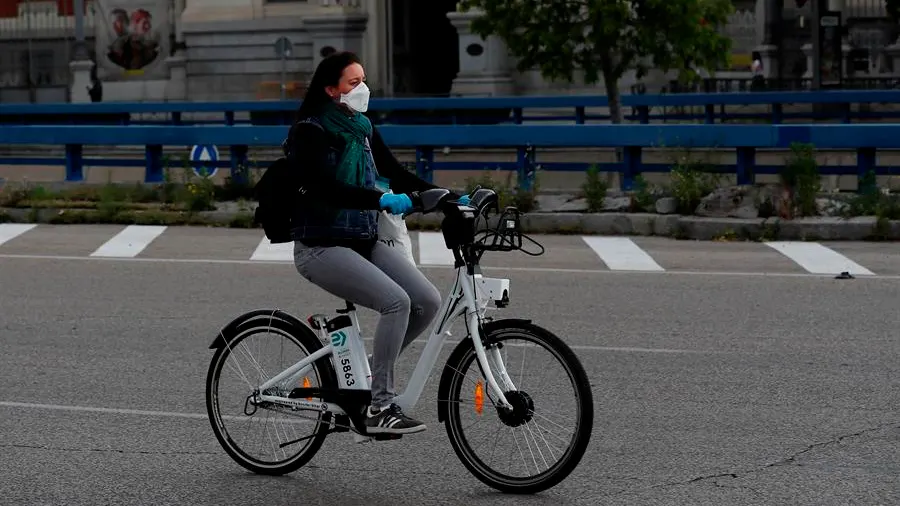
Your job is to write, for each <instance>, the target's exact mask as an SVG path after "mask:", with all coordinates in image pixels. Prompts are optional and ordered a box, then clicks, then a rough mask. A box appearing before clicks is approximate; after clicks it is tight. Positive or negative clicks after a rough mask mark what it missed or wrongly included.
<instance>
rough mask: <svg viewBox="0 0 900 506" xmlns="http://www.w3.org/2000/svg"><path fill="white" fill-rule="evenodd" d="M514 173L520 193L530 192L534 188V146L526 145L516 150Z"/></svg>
mask: <svg viewBox="0 0 900 506" xmlns="http://www.w3.org/2000/svg"><path fill="white" fill-rule="evenodd" d="M516 172H517V178H516V179H518V183H519V190H520V191H522V192H530V191H531V189H532V188H533V187H534V172H535V152H534V146H531V145H528V146H525V147H519V148H516Z"/></svg>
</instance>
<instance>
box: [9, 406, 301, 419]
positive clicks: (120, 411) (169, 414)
mask: <svg viewBox="0 0 900 506" xmlns="http://www.w3.org/2000/svg"><path fill="white" fill-rule="evenodd" d="M0 408H23V409H46V410H50V411H75V412H81V413H105V414H109V415H134V416H159V417H164V418H188V419H193V420H209V415H207V414H206V413H179V412H176V411H150V410H143V409H125V408H99V407H94V406H70V405H64V404H40V403H32V402H13V401H0ZM260 413H269V411H266V410H262V411H260ZM264 416H265V415H264ZM222 418H223V419H225V420H246V419H248V418H251V417H248V416H236V415H222ZM255 418H257V419H259V418H260V417H255ZM313 421H314V420H308V421H304V420H302V419H300V418H296V419H291V420H280V419H279V422H278V423H284V422H287V423H311V422H313Z"/></svg>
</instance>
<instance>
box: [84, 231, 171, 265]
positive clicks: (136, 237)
mask: <svg viewBox="0 0 900 506" xmlns="http://www.w3.org/2000/svg"><path fill="white" fill-rule="evenodd" d="M165 231H166V227H165V226H164V225H128V226H127V227H125V228H124V229H123V230H122V231H121V232H119V233H118V234H116V235H115V236H113V238H112V239H110V240H108V241H106V242H105V243H103V245H102V246H100V247H99V248H97V249H96V250H95V251H94V252H93V253H91V256H92V257H117V258H134V257H136V256H138V255H139V254H140V253H141V251H144V249H145V248H146V247H147V246H149V245H150V243H151V242H153V240H154V239H156V238H157V237H159V236H160V235H161V234H162V233H163V232H165Z"/></svg>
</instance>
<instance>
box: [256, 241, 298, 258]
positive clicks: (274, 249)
mask: <svg viewBox="0 0 900 506" xmlns="http://www.w3.org/2000/svg"><path fill="white" fill-rule="evenodd" d="M250 260H252V261H254V262H279V263H280V262H293V261H294V243H293V242H283V243H278V244H272V243H271V242H269V239H268V238H266V237H265V236H263V238H262V240H261V241H259V246H257V247H256V250H255V251H254V252H253V255H251V256H250Z"/></svg>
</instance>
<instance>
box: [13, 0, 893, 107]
mask: <svg viewBox="0 0 900 506" xmlns="http://www.w3.org/2000/svg"><path fill="white" fill-rule="evenodd" d="M734 1H735V13H734V14H733V15H732V16H731V19H730V21H729V23H728V25H727V26H725V27H723V28H722V30H723V31H724V32H725V33H726V34H727V35H728V36H729V37H731V39H732V40H733V55H732V56H733V58H732V64H731V66H730V67H729V68H725V69H716V72H715V75H716V77H717V78H718V79H719V80H720V82H721V83H731V84H728V85H724V84H723V85H722V86H721V88H724V89H733V83H734V82H742V83H749V81H750V78H751V72H750V63H751V60H752V58H751V54H753V52H754V51H756V52H758V53H760V55H761V57H762V59H763V63H764V64H763V74H764V75H765V76H766V77H769V78H780V79H804V78H808V77H809V74H810V70H809V69H810V64H811V51H810V46H809V45H808V41H809V33H808V32H809V29H808V24H809V23H808V19H809V16H810V12H809V10H810V6H809V2H806V1H804V0H787V1H784V0H734ZM84 3H85V15H84V32H85V33H84V37H85V43H86V47H87V55H86V57H87V59H88V60H89V62H90V64H88V63H87V62H73V60H75V59H77V58H76V56H75V54H74V49H73V48H74V47H75V37H76V34H75V18H74V16H73V13H74V8H73V6H74V0H0V101H3V102H29V101H31V102H56V101H88V100H91V91H92V90H93V91H95V92H96V91H97V90H99V89H101V88H102V100H103V101H123V100H128V101H160V100H169V101H172V100H191V101H200V100H254V99H277V98H279V97H280V96H281V94H282V92H283V93H284V96H286V97H288V98H296V97H300V96H302V93H303V91H304V87H305V85H306V83H307V82H308V80H309V78H310V77H311V74H312V71H313V70H314V69H315V66H316V65H317V64H318V62H319V61H320V60H321V58H322V55H323V54H327V52H328V51H330V50H334V49H336V50H341V49H348V50H352V51H355V52H357V53H358V54H360V55H361V57H362V58H363V60H364V63H365V66H366V71H367V74H368V76H367V77H368V83H369V86H370V88H372V90H373V95H374V96H447V95H468V96H484V95H529V94H554V93H595V94H596V93H604V92H605V90H604V89H603V85H602V84H597V85H592V86H585V85H584V84H582V83H577V82H576V83H575V84H571V85H569V84H560V83H548V82H546V81H545V80H544V79H542V78H541V77H540V75H539V73H538V72H537V71H529V72H522V73H520V72H518V71H516V70H515V69H514V67H515V65H514V62H513V61H512V60H511V59H510V58H509V57H508V55H507V51H506V49H505V46H504V45H503V43H502V42H501V41H499V40H497V39H495V38H491V39H489V40H486V41H484V40H481V39H480V37H478V36H474V35H472V34H471V33H470V31H469V22H470V21H471V14H462V13H457V12H456V11H455V9H456V1H455V0H427V1H426V0H86V1H85V2H84ZM831 3H835V4H838V7H839V9H841V10H842V13H843V22H844V23H845V24H846V25H847V26H848V27H849V30H848V34H847V35H846V36H845V37H844V43H845V44H844V45H845V48H844V49H845V51H844V52H845V54H844V57H845V75H847V76H851V77H852V76H856V77H891V76H893V75H894V73H895V71H894V69H897V70H898V71H900V64H897V65H895V64H894V58H895V56H896V55H900V52H897V51H894V42H895V41H896V39H897V35H898V32H897V29H896V28H897V27H896V23H895V22H892V21H889V20H888V19H887V17H886V13H885V10H884V1H883V0H843V2H841V1H840V0H831ZM804 20H806V22H804ZM281 38H285V39H286V40H288V41H289V43H290V44H289V46H290V47H289V49H290V50H289V51H288V52H286V53H285V52H279V50H280V49H284V47H280V46H278V44H277V41H278V40H279V39H281ZM282 55H283V57H282ZM671 77H672V76H667V75H663V74H662V73H661V72H655V73H651V75H649V76H647V77H645V78H644V79H643V80H642V81H640V82H638V81H637V80H636V79H634V77H633V76H630V75H626V76H625V78H624V79H623V80H622V83H621V86H622V88H621V91H622V92H623V93H635V92H637V93H641V92H646V93H658V92H665V91H672V90H670V89H669V88H668V87H669V84H670V79H671ZM97 98H98V97H97V96H95V97H94V99H97Z"/></svg>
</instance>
